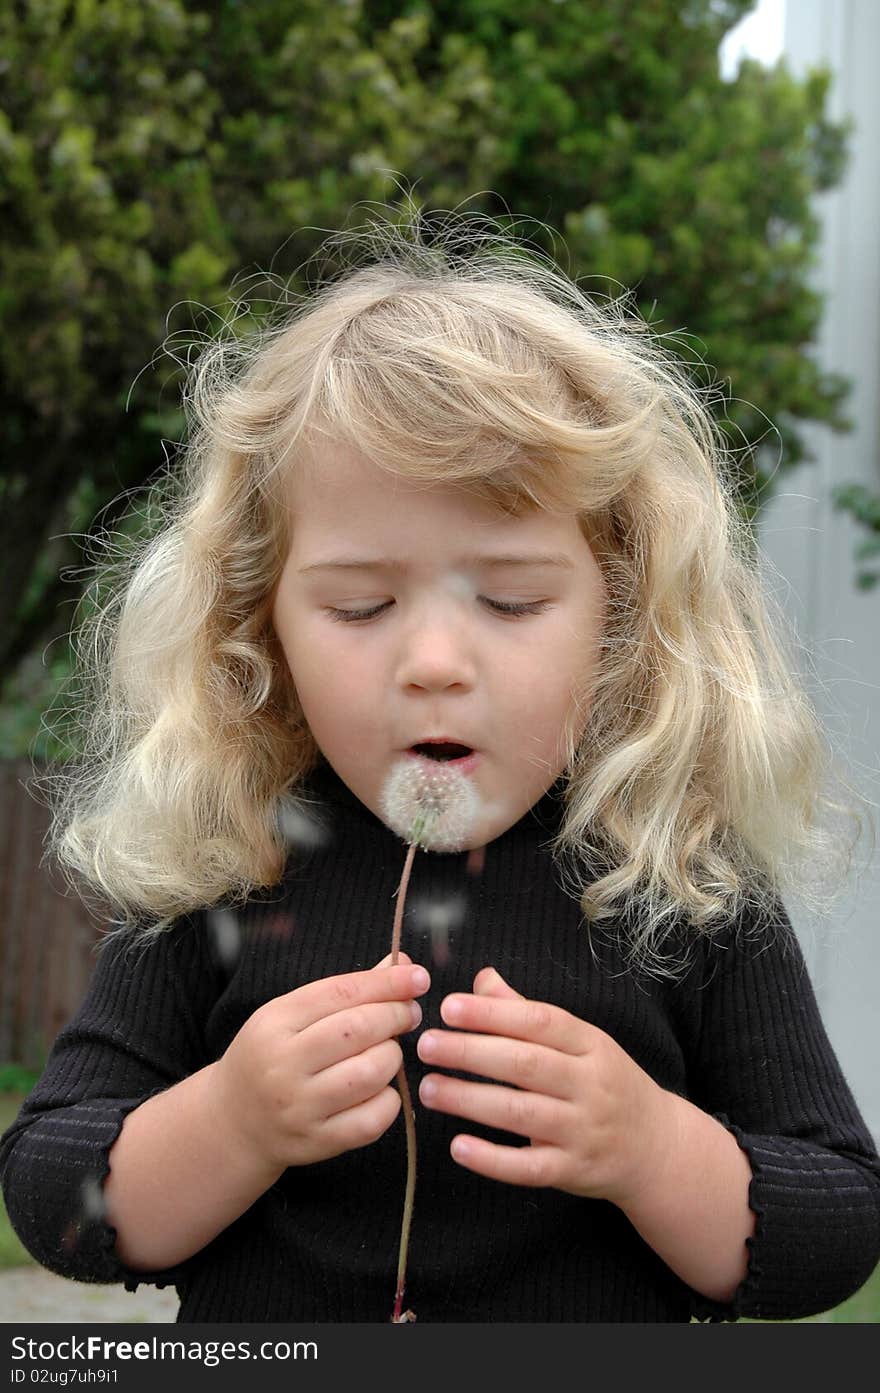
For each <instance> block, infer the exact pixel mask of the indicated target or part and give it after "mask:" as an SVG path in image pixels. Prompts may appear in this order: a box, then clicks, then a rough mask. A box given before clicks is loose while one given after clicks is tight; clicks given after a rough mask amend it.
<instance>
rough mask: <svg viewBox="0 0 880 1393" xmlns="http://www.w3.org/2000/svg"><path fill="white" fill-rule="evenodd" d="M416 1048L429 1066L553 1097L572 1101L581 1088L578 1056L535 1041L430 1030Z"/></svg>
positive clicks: (424, 1034) (425, 1032)
mask: <svg viewBox="0 0 880 1393" xmlns="http://www.w3.org/2000/svg"><path fill="white" fill-rule="evenodd" d="M416 1048H417V1050H418V1055H419V1059H421V1060H422V1061H423V1063H425V1064H432V1065H435V1066H436V1067H437V1068H440V1069H457V1070H459V1071H463V1072H464V1073H467V1074H479V1075H481V1077H482V1078H484V1079H498V1080H500V1081H501V1082H502V1083H512V1084H515V1085H516V1087H517V1088H527V1089H533V1090H534V1091H535V1092H536V1093H544V1094H546V1095H547V1096H548V1097H551V1098H559V1099H569V1098H571V1097H573V1096H574V1093H575V1091H576V1089H577V1086H578V1082H577V1078H576V1059H575V1056H573V1055H571V1054H566V1053H565V1052H564V1051H562V1050H553V1049H550V1048H548V1046H546V1045H536V1044H534V1043H533V1042H532V1041H531V1040H521V1039H516V1040H509V1039H507V1038H506V1037H504V1036H497V1035H468V1034H464V1033H460V1032H459V1031H454V1030H426V1031H424V1033H423V1034H422V1035H420V1036H419V1041H418V1045H417V1047H416Z"/></svg>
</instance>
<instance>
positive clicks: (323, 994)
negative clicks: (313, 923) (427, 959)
mask: <svg viewBox="0 0 880 1393" xmlns="http://www.w3.org/2000/svg"><path fill="white" fill-rule="evenodd" d="M430 985H431V978H430V976H429V974H428V972H427V971H426V969H425V968H423V967H408V966H406V965H401V964H398V965H397V966H396V967H374V968H372V969H370V971H368V972H345V973H341V974H340V975H339V976H338V977H321V978H319V979H318V981H316V982H308V983H306V985H305V986H304V987H297V988H296V990H295V991H292V992H287V993H286V995H284V996H280V997H277V998H276V1000H278V1001H283V1002H285V1003H286V1004H287V1006H288V1007H289V1010H290V1027H291V1029H292V1030H296V1031H299V1030H305V1029H306V1028H307V1027H308V1026H310V1025H313V1024H314V1022H315V1021H320V1020H323V1019H324V1017H325V1016H332V1015H334V1014H335V1013H336V1012H338V1011H347V1010H349V1009H350V1008H351V1007H352V1006H362V1005H364V1004H365V1003H366V1002H368V1001H402V1000H407V999H410V1000H411V999H412V998H413V997H415V996H421V995H422V994H423V993H424V992H426V991H427V990H428V987H429V986H430Z"/></svg>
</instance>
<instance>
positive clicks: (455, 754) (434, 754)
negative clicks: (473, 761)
mask: <svg viewBox="0 0 880 1393" xmlns="http://www.w3.org/2000/svg"><path fill="white" fill-rule="evenodd" d="M410 753H411V754H417V755H423V756H424V757H425V758H426V759H434V760H437V761H438V762H440V763H442V764H450V763H452V761H453V760H457V759H468V758H469V757H470V756H471V755H472V754H473V753H474V752H473V750H472V749H471V748H470V746H469V745H456V744H446V743H445V742H444V743H441V742H439V741H438V742H434V743H430V744H424V745H413V746H412V747H411V750H410Z"/></svg>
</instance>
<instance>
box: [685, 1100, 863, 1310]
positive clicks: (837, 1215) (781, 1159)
mask: <svg viewBox="0 0 880 1393" xmlns="http://www.w3.org/2000/svg"><path fill="white" fill-rule="evenodd" d="M713 1116H714V1117H715V1118H716V1120H717V1121H718V1122H720V1123H721V1124H722V1126H724V1127H726V1128H727V1130H728V1131H729V1132H730V1133H731V1135H732V1136H733V1137H734V1138H735V1139H736V1142H737V1144H738V1145H739V1147H740V1148H741V1150H742V1151H744V1152H745V1154H746V1156H747V1157H748V1160H749V1164H750V1166H751V1168H752V1179H751V1181H750V1182H749V1191H748V1201H749V1208H750V1209H751V1210H752V1211H753V1212H754V1214H755V1232H754V1235H753V1236H752V1237H750V1238H747V1239H746V1247H747V1249H748V1267H747V1269H746V1274H745V1276H744V1278H743V1280H742V1282H741V1283H740V1285H739V1286H738V1287H737V1289H736V1291H735V1292H734V1294H733V1296H732V1298H731V1300H730V1301H729V1302H718V1301H712V1300H711V1299H710V1298H708V1297H705V1296H702V1295H700V1294H699V1293H697V1292H695V1293H694V1302H693V1316H694V1318H695V1319H696V1320H700V1321H729V1320H737V1319H739V1317H741V1316H747V1317H749V1318H751V1319H753V1320H773V1321H790V1320H801V1319H803V1318H804V1317H805V1316H812V1315H816V1314H818V1313H819V1312H820V1311H827V1310H830V1309H832V1308H833V1307H834V1306H837V1305H839V1304H840V1302H841V1301H844V1300H845V1299H846V1298H847V1297H848V1296H851V1295H852V1293H853V1292H854V1291H857V1290H858V1289H859V1287H860V1286H861V1285H862V1284H863V1283H864V1282H865V1281H867V1279H868V1277H869V1276H870V1275H871V1271H872V1270H873V1266H874V1261H875V1254H876V1245H877V1232H876V1230H877V1227H878V1207H877V1191H876V1186H875V1185H874V1184H873V1183H872V1181H871V1179H870V1178H869V1177H867V1176H866V1175H865V1173H864V1172H863V1171H862V1170H861V1169H860V1168H859V1167H858V1166H857V1165H855V1164H854V1163H853V1162H851V1161H850V1160H849V1158H847V1157H845V1156H841V1155H840V1154H839V1153H835V1152H830V1151H826V1150H823V1149H822V1148H821V1147H817V1146H815V1145H814V1144H812V1143H810V1142H802V1141H797V1140H795V1139H794V1138H792V1137H776V1136H773V1137H765V1136H759V1135H754V1134H750V1133H745V1132H743V1131H742V1129H741V1128H740V1127H738V1126H737V1125H736V1123H733V1122H731V1121H730V1120H729V1118H728V1117H727V1116H726V1115H725V1114H724V1113H715V1114H713ZM863 1255H865V1257H864V1258H863ZM865 1259H866V1260H865ZM862 1269H864V1270H862Z"/></svg>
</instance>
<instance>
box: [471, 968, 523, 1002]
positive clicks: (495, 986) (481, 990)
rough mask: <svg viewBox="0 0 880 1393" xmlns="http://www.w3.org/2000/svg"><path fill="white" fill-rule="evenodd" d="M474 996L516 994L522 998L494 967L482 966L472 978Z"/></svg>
mask: <svg viewBox="0 0 880 1393" xmlns="http://www.w3.org/2000/svg"><path fill="white" fill-rule="evenodd" d="M474 995H475V996H516V997H519V998H520V999H522V993H521V992H515V991H514V990H513V987H511V986H510V984H509V983H508V982H505V980H504V978H503V977H502V976H501V973H500V972H498V971H496V969H495V968H494V967H483V968H481V969H480V971H479V972H478V973H477V975H476V977H475V978H474Z"/></svg>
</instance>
